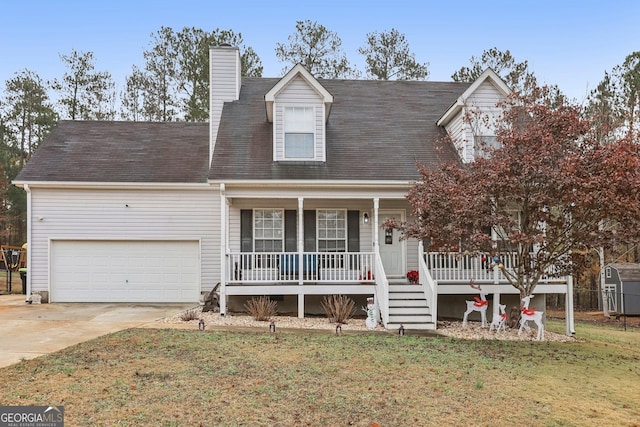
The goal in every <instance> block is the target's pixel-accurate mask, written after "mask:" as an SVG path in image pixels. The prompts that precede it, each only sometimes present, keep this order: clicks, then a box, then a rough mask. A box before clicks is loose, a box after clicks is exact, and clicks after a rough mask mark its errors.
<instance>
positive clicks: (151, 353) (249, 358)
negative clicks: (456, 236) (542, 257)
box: [0, 324, 640, 426]
mask: <svg viewBox="0 0 640 427" xmlns="http://www.w3.org/2000/svg"><path fill="white" fill-rule="evenodd" d="M550 327H551V328H554V327H557V329H559V330H561V329H562V328H563V325H562V324H557V325H556V326H554V325H553V324H552V325H550ZM585 328H587V329H583V328H580V329H579V331H578V333H579V334H580V333H581V332H583V331H584V333H585V335H588V336H589V337H588V338H587V339H585V340H584V342H579V343H555V342H542V343H539V342H510V341H509V342H507V341H497V340H477V341H466V340H460V339H455V338H449V337H420V336H411V335H410V336H404V337H399V336H397V335H392V334H386V333H382V334H381V333H358V334H350V335H342V336H336V335H335V334H333V333H330V332H327V333H314V334H310V333H308V332H286V333H284V332H278V333H275V334H269V333H268V332H265V331H260V332H259V333H258V332H256V333H246V332H245V333H237V332H222V331H216V332H208V331H207V332H199V331H197V330H189V331H185V330H172V329H158V330H154V329H144V330H142V329H132V330H127V331H122V332H119V333H116V334H112V335H108V336H105V337H102V338H99V339H96V340H93V341H90V342H86V343H83V344H80V345H77V346H74V347H70V348H68V349H65V350H63V351H60V352H58V353H54V354H51V355H49V356H45V357H41V358H38V359H33V360H29V361H25V362H22V363H19V364H17V365H14V366H11V367H8V368H4V369H0V382H1V383H2V385H3V386H2V403H3V404H4V405H31V404H36V405H49V404H52V405H64V406H65V415H66V421H67V423H68V425H73V426H76V425H80V426H83V425H87V426H89V425H91V426H93V425H119V426H135V425H157V426H198V425H203V426H240V425H245V426H307V425H310V426H315V425H318V424H322V425H355V426H371V425H372V423H373V422H375V423H378V424H379V425H381V426H416V425H420V426H430V425H433V426H442V425H487V426H501V425H505V426H506V425H527V426H538V425H539V426H574V425H575V426H578V425H579V426H600V425H616V426H634V425H638V424H637V423H638V420H639V419H640V407H639V404H638V402H637V392H638V383H639V382H640V363H639V362H640V355H639V354H638V352H637V348H638V345H640V334H639V333H637V332H636V333H630V332H627V333H625V334H623V335H618V334H617V333H614V334H612V333H611V332H619V331H610V330H602V329H596V328H594V327H592V326H586V327H585Z"/></svg>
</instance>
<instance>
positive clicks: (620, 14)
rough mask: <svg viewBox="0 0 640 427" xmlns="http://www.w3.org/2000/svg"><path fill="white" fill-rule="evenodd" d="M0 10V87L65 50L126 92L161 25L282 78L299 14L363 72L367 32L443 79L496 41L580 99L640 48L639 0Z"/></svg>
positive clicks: (94, 4) (187, 3) (216, 2)
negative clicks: (229, 40)
mask: <svg viewBox="0 0 640 427" xmlns="http://www.w3.org/2000/svg"><path fill="white" fill-rule="evenodd" d="M0 14H1V15H2V16H3V19H2V23H1V24H0V91H3V90H4V83H5V82H6V81H7V80H8V79H10V78H11V77H12V76H13V75H14V74H15V73H16V72H18V71H20V70H23V69H25V68H26V69H30V70H32V71H35V72H36V73H38V74H39V75H40V77H42V78H43V79H44V80H50V79H53V78H56V77H57V78H60V77H62V75H63V74H64V72H65V68H64V65H63V64H62V62H61V61H60V57H59V55H60V54H69V53H70V52H71V50H72V49H75V50H77V51H82V52H87V51H91V52H93V54H94V58H95V65H96V70H99V71H109V72H110V73H111V75H112V76H113V78H114V80H115V82H116V84H117V85H118V87H119V88H120V89H122V87H123V85H124V80H125V77H126V76H127V75H128V74H130V72H131V68H132V66H133V65H138V66H142V65H143V64H144V61H143V58H142V53H143V52H144V50H145V49H147V48H148V47H149V45H150V42H151V34H152V33H154V32H156V31H158V30H159V29H160V27H162V26H168V27H171V28H173V29H174V30H175V31H179V30H180V29H182V28H183V27H196V28H201V29H204V30H208V31H211V30H213V29H215V28H220V29H231V30H233V31H234V32H236V33H238V32H239V33H241V34H242V36H243V38H244V42H245V45H246V46H250V47H252V48H253V49H254V50H255V51H256V53H257V54H258V56H259V57H260V59H261V60H262V64H263V66H264V71H263V76H264V77H277V76H280V75H282V69H283V67H284V66H285V64H282V63H280V62H279V61H278V60H277V58H276V56H275V46H276V43H278V42H280V43H287V38H288V37H289V36H290V35H291V34H293V33H294V32H295V24H296V21H299V20H306V19H309V20H311V21H316V22H318V23H319V24H322V25H324V26H325V27H327V28H328V29H329V30H331V31H333V32H335V33H337V34H338V36H339V37H340V38H341V39H342V47H343V50H344V51H345V53H346V55H347V58H348V59H349V61H350V62H351V63H352V64H354V65H356V66H357V68H359V69H360V70H364V59H363V57H362V56H361V55H360V54H358V48H359V47H360V46H363V45H364V43H365V37H366V34H367V33H370V32H382V31H388V30H390V29H392V28H395V29H397V30H398V31H399V32H401V33H404V34H405V36H406V38H407V41H408V42H409V46H410V49H411V50H412V52H413V53H414V54H415V56H416V59H417V60H418V61H419V62H428V63H429V73H430V74H429V80H431V81H450V80H451V75H452V74H453V73H454V72H455V71H457V70H458V69H460V67H462V66H467V65H469V59H470V58H471V56H477V57H478V56H480V55H481V54H482V52H483V51H484V50H488V49H490V48H492V47H497V48H498V49H500V50H507V49H508V50H510V51H511V53H512V55H513V56H514V57H515V59H516V60H517V61H525V60H526V61H528V62H529V66H530V68H531V70H532V71H533V72H534V73H535V74H536V76H537V77H538V79H539V80H540V81H542V82H544V83H548V84H557V85H558V86H559V87H560V89H561V90H563V91H564V92H565V93H566V94H567V95H568V96H570V97H572V98H574V99H576V100H577V101H579V102H582V101H584V100H585V98H586V95H587V94H588V92H589V91H590V90H591V89H593V88H594V87H595V86H596V85H597V84H598V82H599V81H600V80H601V79H602V78H603V76H604V72H605V71H609V70H611V69H612V68H613V67H614V66H615V65H618V64H621V63H622V62H623V61H624V58H625V57H626V56H627V55H628V54H630V53H632V52H634V51H638V50H640V25H639V24H638V17H639V16H640V2H639V1H636V0H628V1H622V0H607V1H604V0H602V1H592V0H582V1H578V0H564V1H563V0H555V1H548V0H538V1H529V0H519V1H518V0H510V1H507V0H500V1H497V0H496V1H494V0H484V1H477V0H474V1H468V0H456V1H443V0H440V1H432V0H415V1H405V0H387V1H380V0H368V1H355V0H352V1H349V0H338V1H334V0H323V1H321V2H313V3H312V2H308V1H305V0H298V1H290V0H269V1H264V0H262V1H253V0H243V1H238V0H235V1H234V0H227V1H221V0H208V1H195V0H181V1H167V0H156V1H147V0H128V1H122V0H109V1H106V0H90V1H88V0H81V1H76V0H55V1H54V0H0Z"/></svg>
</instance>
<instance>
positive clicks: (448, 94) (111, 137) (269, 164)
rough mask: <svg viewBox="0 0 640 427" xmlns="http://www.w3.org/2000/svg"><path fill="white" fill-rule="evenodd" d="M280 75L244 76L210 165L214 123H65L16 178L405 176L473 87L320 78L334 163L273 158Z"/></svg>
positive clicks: (426, 155)
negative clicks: (270, 104)
mask: <svg viewBox="0 0 640 427" xmlns="http://www.w3.org/2000/svg"><path fill="white" fill-rule="evenodd" d="M277 82H278V79H263V78H245V79H243V82H242V90H241V93H240V100H239V101H236V102H230V103H226V104H225V107H224V110H223V114H222V119H221V123H220V128H219V132H218V139H217V142H216V148H215V152H214V157H213V167H212V168H211V170H210V171H209V170H208V166H207V163H208V159H209V154H208V149H209V137H208V132H209V125H208V124H207V123H186V122H172V123H149V122H99V121H61V122H59V123H58V125H57V126H56V127H55V128H54V129H53V130H52V132H51V134H50V135H49V136H48V137H47V139H46V140H45V141H44V142H43V143H42V145H41V146H40V147H39V148H38V150H37V151H36V153H35V154H34V155H33V156H32V157H31V159H30V161H29V162H28V164H27V165H26V166H25V167H24V169H23V170H22V171H21V172H20V174H19V175H18V176H17V177H16V181H19V182H33V181H53V182H56V181H62V182H73V181H76V182H114V183H124V182H139V183H203V182H206V180H207V175H208V177H209V178H210V179H213V180H401V181H408V180H414V179H417V178H418V172H417V170H416V161H417V162H419V163H420V164H427V165H434V164H436V163H437V162H439V161H441V160H452V159H455V158H456V154H455V152H454V150H453V148H452V147H448V148H447V149H445V150H442V151H438V150H436V148H435V145H434V142H435V141H437V140H438V139H440V138H441V137H442V136H443V130H442V129H441V128H439V127H437V126H436V124H435V123H436V121H437V120H438V118H440V116H441V115H442V114H443V113H444V112H445V111H446V110H447V108H449V106H451V104H452V103H453V102H454V101H455V100H456V99H457V97H458V96H459V95H460V94H462V93H463V92H464V90H465V89H466V88H467V87H469V84H467V83H453V82H451V83H441V82H401V81H391V82H389V81H374V80H320V83H321V84H322V85H323V86H324V87H325V88H326V89H327V90H328V91H329V92H330V93H331V94H332V95H334V99H335V101H334V103H333V106H332V110H331V116H330V117H329V121H328V123H327V127H326V141H327V161H326V162H324V163H313V162H305V163H287V162H274V161H273V156H272V135H273V128H272V126H273V125H272V124H271V123H268V122H267V119H266V113H265V104H264V95H265V94H266V93H267V92H268V91H269V89H271V88H272V87H273V86H274V85H275V84H276V83H277Z"/></svg>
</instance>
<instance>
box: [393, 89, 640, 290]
mask: <svg viewBox="0 0 640 427" xmlns="http://www.w3.org/2000/svg"><path fill="white" fill-rule="evenodd" d="M548 95H549V92H548V91H546V90H545V89H540V88H539V89H536V90H534V91H533V93H532V94H530V95H526V96H525V97H523V96H515V95H514V96H512V97H511V98H509V99H508V100H507V101H506V102H505V103H504V105H502V106H501V107H502V111H503V113H502V117H501V120H499V125H498V129H497V132H496V136H497V140H498V142H499V144H498V147H497V148H490V149H487V153H486V155H484V156H481V157H479V158H476V160H474V161H473V162H470V163H468V164H463V163H446V164H443V165H442V166H441V167H440V168H439V169H428V168H426V167H423V166H421V168H420V173H421V179H420V180H419V181H418V182H416V183H415V185H414V186H413V187H412V189H411V190H410V192H409V194H408V195H407V199H408V200H409V202H410V204H411V206H412V207H413V214H414V217H415V218H416V219H415V220H413V221H409V222H406V223H391V224H388V225H392V226H395V227H397V228H399V229H401V230H402V231H403V232H404V235H405V236H407V237H415V238H417V239H420V240H426V241H428V242H429V249H430V250H452V249H453V248H455V249H457V250H468V251H490V252H493V253H496V254H497V253H507V252H508V253H511V254H514V257H513V259H514V260H515V265H514V266H513V268H512V269H506V268H505V267H504V266H502V265H499V267H501V269H502V272H503V274H504V275H505V277H506V278H507V279H508V280H509V281H510V283H511V284H512V285H513V286H514V287H516V288H517V289H518V290H519V291H520V296H521V297H525V296H528V295H531V294H532V293H533V292H534V289H535V288H536V285H537V284H538V282H539V281H540V279H541V278H542V277H543V276H545V275H546V276H558V277H560V276H565V275H568V274H571V273H572V272H574V270H575V268H576V265H577V264H578V263H579V262H580V259H579V258H580V254H585V253H587V252H588V251H590V250H591V249H595V248H599V247H601V246H608V245H609V244H610V243H612V242H616V243H620V242H624V241H637V239H638V235H639V234H640V227H639V225H640V146H639V145H638V144H637V142H634V141H631V140H629V139H621V140H618V141H615V142H614V143H609V144H602V143H600V142H599V141H598V139H597V138H596V137H594V135H596V134H597V132H594V129H593V126H592V123H591V122H590V121H589V120H587V119H585V118H584V117H583V114H582V110H581V107H579V106H576V105H571V104H566V103H563V101H562V100H560V101H558V99H557V98H552V97H549V96H548ZM551 99H553V101H550V100H551ZM473 120H481V118H477V117H475V118H474V117H470V121H473ZM492 230H493V232H492Z"/></svg>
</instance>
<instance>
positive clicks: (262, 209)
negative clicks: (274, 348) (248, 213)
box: [251, 208, 285, 252]
mask: <svg viewBox="0 0 640 427" xmlns="http://www.w3.org/2000/svg"><path fill="white" fill-rule="evenodd" d="M258 211H263V212H264V211H270V212H276V211H277V212H280V213H281V216H280V218H281V229H280V231H281V237H280V239H278V238H268V239H267V238H264V237H262V238H258V237H257V233H256V222H257V220H258V215H257V214H256V213H257V212H258ZM284 221H285V214H284V209H282V208H254V209H253V219H252V224H251V225H252V229H253V239H252V240H253V242H252V243H253V252H258V251H257V250H256V241H257V240H262V241H267V240H269V241H277V240H280V250H279V251H266V252H283V251H284V243H285V239H284V237H285V236H284V233H285V231H284V229H285V225H284Z"/></svg>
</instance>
